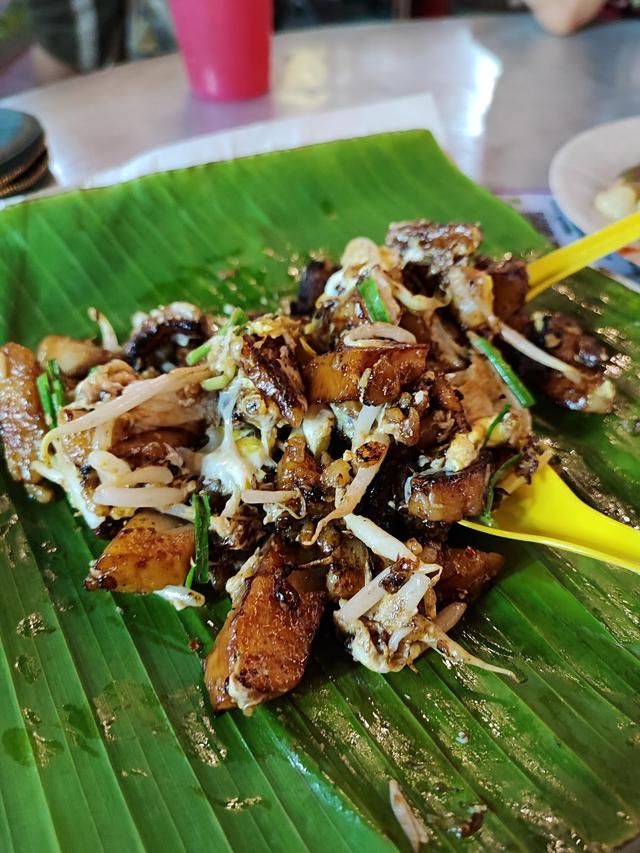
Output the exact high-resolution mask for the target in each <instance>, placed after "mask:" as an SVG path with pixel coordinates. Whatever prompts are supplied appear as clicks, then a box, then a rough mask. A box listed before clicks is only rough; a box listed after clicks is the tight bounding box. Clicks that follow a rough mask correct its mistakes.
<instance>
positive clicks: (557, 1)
mask: <svg viewBox="0 0 640 853" xmlns="http://www.w3.org/2000/svg"><path fill="white" fill-rule="evenodd" d="M525 3H526V5H527V6H528V7H529V8H530V9H531V11H532V12H533V14H534V16H535V17H536V19H537V21H538V22H539V23H540V24H541V25H542V26H543V27H544V28H545V30H548V31H549V32H551V33H555V35H561V36H564V35H569V33H573V32H575V31H576V30H579V29H580V28H581V27H584V26H586V25H587V24H589V23H591V21H593V20H595V19H596V18H597V17H598V16H600V15H603V16H604V17H615V16H619V15H623V14H634V13H635V14H638V13H640V0H613V2H611V0H609V2H607V0H525Z"/></svg>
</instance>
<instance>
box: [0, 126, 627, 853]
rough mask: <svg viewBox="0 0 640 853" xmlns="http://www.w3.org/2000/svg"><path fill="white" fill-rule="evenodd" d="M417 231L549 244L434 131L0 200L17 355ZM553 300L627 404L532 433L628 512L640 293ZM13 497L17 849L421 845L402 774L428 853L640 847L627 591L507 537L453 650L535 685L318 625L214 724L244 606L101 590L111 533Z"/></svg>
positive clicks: (13, 839)
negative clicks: (225, 663) (241, 708)
mask: <svg viewBox="0 0 640 853" xmlns="http://www.w3.org/2000/svg"><path fill="white" fill-rule="evenodd" d="M416 216H426V217H430V218H433V219H437V220H471V221H479V222H481V223H482V225H483V228H484V233H485V249H486V251H487V252H489V253H492V254H500V253H503V252H505V251H511V252H514V253H518V254H527V253H539V252H543V251H545V249H547V248H548V247H547V244H546V243H545V240H544V239H543V238H542V237H541V236H540V235H539V234H538V233H537V232H536V231H535V230H534V229H533V228H532V227H531V226H530V225H529V224H527V222H525V221H524V220H523V219H522V218H521V217H520V216H519V215H517V214H516V213H515V212H514V211H513V210H511V209H510V208H508V207H507V206H505V205H504V204H502V203H501V202H500V201H498V200H496V199H495V198H493V197H492V196H490V195H489V194H488V193H487V192H486V191H484V190H483V189H481V188H480V187H478V186H476V185H474V184H473V183H471V182H470V181H469V180H467V179H466V178H465V177H464V176H463V175H462V174H460V173H459V172H458V171H457V170H456V169H455V167H454V166H453V165H452V164H451V163H450V162H449V160H448V159H447V158H446V156H445V155H444V154H443V153H442V152H441V151H440V150H439V149H438V148H437V146H436V144H435V142H434V141H433V139H432V138H431V137H430V135H428V134H426V133H424V132H410V133H403V134H391V135H381V136H374V137H369V138H366V139H360V140H353V141H346V142H336V143H331V144H328V145H321V146H317V147H313V148H308V149H301V150H297V151H290V152H285V153H275V154H269V155H265V156H260V157H254V158H247V159H243V160H238V161H234V162H228V163H221V164H216V165H207V166H201V167H196V168H192V169H185V170H180V171H176V172H172V173H168V174H161V175H152V176H149V177H145V178H141V179H139V180H136V181H133V182H131V183H128V184H124V185H120V186H114V187H110V188H106V189H100V190H91V191H84V192H72V193H68V194H63V195H60V196H56V197H50V198H46V199H41V200H34V201H31V202H26V203H23V204H20V205H18V206H16V207H13V208H9V209H7V210H6V211H5V212H4V213H3V214H2V216H0V276H1V277H0V282H1V284H0V340H4V339H7V338H11V339H14V340H17V341H20V342H22V343H25V344H27V345H34V344H35V343H36V342H37V341H38V339H39V338H40V337H41V336H42V335H43V334H44V333H47V332H51V331H56V332H58V333H66V334H70V335H93V334H94V333H95V329H94V327H93V326H92V324H91V322H90V321H89V319H88V317H87V313H86V311H87V307H88V306H89V305H95V306H96V307H98V308H99V309H100V310H101V311H103V312H105V313H106V314H107V315H108V316H109V317H110V318H111V320H112V321H113V323H114V324H115V326H116V329H117V330H118V331H119V332H120V333H121V334H123V333H124V332H125V330H126V329H127V327H128V320H129V318H130V316H131V314H132V313H133V312H134V311H136V310H140V309H143V310H144V309H149V308H151V307H153V306H155V305H157V304H160V303H167V302H169V301H172V300H179V299H187V300H191V301H194V302H196V303H199V304H201V305H203V306H204V307H206V308H209V309H220V308H221V307H222V306H223V305H225V304H228V303H232V304H236V305H240V306H243V307H249V308H269V307H273V306H275V305H276V304H277V302H278V300H279V299H280V298H281V297H283V296H285V295H287V294H290V293H291V292H292V290H293V288H294V287H295V279H296V275H297V271H298V270H299V268H300V267H301V265H302V264H303V263H304V262H305V260H306V258H307V257H308V255H309V253H311V252H314V251H318V250H321V251H325V252H329V253H331V254H333V255H334V256H339V253H340V251H341V249H342V247H343V245H344V243H345V242H346V240H347V239H348V238H350V237H352V236H355V235H360V234H365V235H368V236H370V237H372V238H374V239H375V240H378V241H380V240H382V238H383V235H384V232H385V229H386V226H387V224H388V223H389V222H390V221H393V220H401V219H408V218H412V217H416ZM540 303H541V305H542V306H550V307H553V308H554V309H559V310H563V311H565V312H567V313H572V314H578V315H580V317H581V319H582V322H583V323H584V324H586V325H587V326H588V327H589V328H592V329H593V330H594V331H595V332H596V333H597V334H598V335H600V336H601V337H602V338H603V339H604V340H606V341H607V342H608V343H609V344H610V345H611V346H612V348H613V349H614V351H615V352H616V356H615V358H614V359H613V362H612V368H611V369H612V371H613V372H614V373H615V374H616V376H617V378H618V384H619V387H620V391H621V403H620V407H619V410H618V412H617V413H616V414H615V415H611V416H608V417H604V418H600V417H588V416H587V417H586V416H580V415H575V414H572V413H570V412H566V411H561V410H560V409H558V408H555V407H553V406H550V405H546V404H540V406H539V407H538V409H537V412H538V428H539V429H540V430H541V431H542V432H544V433H545V434H547V435H549V436H550V437H551V438H552V440H553V441H554V442H555V445H556V447H557V449H558V452H559V453H560V454H561V457H562V460H563V464H564V466H565V468H566V470H567V472H568V475H569V476H570V477H571V478H572V479H573V481H574V483H575V486H576V488H577V489H578V490H579V491H580V492H581V494H583V495H584V496H586V497H587V498H588V499H589V500H590V501H591V502H592V503H594V504H595V505H597V506H599V507H600V508H601V509H604V510H606V511H608V512H610V513H611V514H613V515H615V516H616V517H619V518H624V519H626V520H628V521H631V522H637V521H638V518H639V516H638V503H637V495H638V491H639V488H640V454H639V452H638V449H639V443H640V435H639V433H640V420H639V418H640V409H639V406H638V402H637V401H638V384H639V380H638V363H639V361H640V358H639V357H640V296H639V295H638V294H635V293H632V292H630V291H628V290H625V289H624V288H623V287H621V286H620V285H618V284H616V283H614V282H612V281H610V280H607V279H606V278H604V277H603V276H601V275H598V274H596V273H593V272H589V273H584V274H581V275H579V276H576V277H575V278H574V279H572V280H571V281H567V282H564V283H563V284H562V285H561V286H559V287H557V288H555V290H554V291H553V292H552V293H549V294H547V295H545V296H544V297H542V298H541V300H540ZM0 479H1V481H2V493H3V495H2V496H1V497H0V534H1V535H0V578H1V586H0V589H1V590H2V592H1V594H0V637H1V639H2V643H1V644H0V695H1V696H2V701H1V702H0V744H1V747H0V849H1V850H3V851H10V850H18V851H22V850H24V851H33V850H38V851H57V850H64V851H65V853H71V851H83V853H84V851H87V850H94V851H99V850H126V851H135V850H152V851H155V850H172V851H174V850H176V851H177V850H187V851H202V850H216V851H223V850H231V849H233V850H237V851H243V850H249V851H251V853H258V851H270V850H276V849H287V850H288V851H298V850H300V851H303V850H321V849H333V850H336V851H345V853H346V851H349V850H354V849H363V850H367V851H391V850H394V849H401V850H406V849H409V845H408V842H407V839H406V838H405V836H404V833H403V831H402V830H401V828H400V826H399V824H398V823H397V821H396V819H395V818H394V815H393V813H392V811H391V808H390V805H389V797H388V785H389V780H391V779H395V780H396V781H397V782H398V783H399V784H400V785H401V787H402V789H403V791H404V794H405V796H406V798H407V800H408V802H409V803H410V805H411V807H412V808H413V809H414V811H415V812H416V814H418V815H419V816H420V817H421V818H422V820H423V821H424V823H425V825H426V827H427V830H428V834H429V841H428V846H429V849H434V850H449V851H450V850H457V849H462V848H463V847H464V848H465V849H469V850H518V849H521V850H545V849H546V850H552V849H553V850H579V849H594V850H596V849H597V850H602V849H605V850H606V849H612V848H614V847H616V846H618V845H620V844H622V843H624V842H626V841H628V840H630V839H632V838H634V837H635V836H637V835H638V834H639V833H640V796H638V792H639V791H640V728H639V726H638V723H639V722H640V699H639V697H640V587H639V585H638V578H637V576H636V575H634V574H632V573H630V572H624V571H622V570H619V569H616V568H614V567H611V566H606V565H603V564H600V563H596V562H594V561H592V560H589V559H586V558H581V557H574V556H569V555H566V554H560V553H556V552H552V551H551V550H548V549H544V548H541V547H535V546H530V547H529V546H525V545H519V546H517V547H515V546H509V545H506V544H505V543H502V542H499V541H497V540H490V541H491V546H492V547H493V548H495V549H496V550H501V549H502V550H503V551H504V553H505V554H506V556H507V558H508V570H507V571H506V572H505V574H504V575H503V576H502V577H501V578H500V580H499V581H498V583H497V584H496V585H495V586H494V587H493V588H492V589H491V590H490V591H489V592H488V593H486V594H485V595H484V596H483V598H482V599H481V600H480V601H479V602H478V603H477V605H476V606H475V607H474V608H473V610H472V611H471V612H470V613H469V615H468V618H466V620H465V621H464V623H463V624H462V626H461V627H460V628H459V629H458V630H457V633H456V638H457V639H458V640H460V641H461V642H462V643H463V644H464V645H466V646H467V647H468V648H469V649H470V650H471V651H472V652H474V653H476V654H478V655H480V656H483V657H485V658H490V659H491V661H492V662H494V663H497V664H499V665H503V666H507V667H510V668H512V669H514V670H516V671H517V672H518V673H519V674H520V675H522V676H523V677H524V679H525V680H524V681H523V682H522V683H521V684H514V683H511V682H509V681H507V680H505V679H504V678H501V677H499V676H496V675H493V674H491V673H488V672H484V671H478V670H472V669H464V668H462V669H459V668H457V669H451V668H448V667H447V666H446V665H445V663H444V662H443V661H442V659H440V658H439V657H438V656H436V655H435V654H430V655H426V656H425V657H423V658H422V659H421V660H420V661H419V662H418V665H417V671H416V672H412V671H409V670H406V671H403V672H401V673H397V674H393V675H390V676H388V677H383V676H380V675H376V674H374V673H371V672H368V671H366V670H364V669H363V668H362V667H359V666H357V665H356V664H355V663H354V662H353V661H351V660H350V659H349V658H348V657H347V656H346V655H345V653H344V651H343V650H342V649H341V647H340V645H339V643H338V642H337V640H336V639H335V637H334V634H333V631H332V630H331V627H330V626H325V627H323V629H322V630H321V632H320V635H319V637H318V639H317V642H316V644H315V648H314V653H313V659H312V661H311V664H310V666H309V670H308V672H307V675H306V677H305V679H304V681H303V683H302V684H301V685H300V687H299V688H298V689H297V690H296V691H294V693H293V694H292V695H291V696H289V697H286V698H284V699H282V700H280V701H277V702H274V703H272V704H269V705H266V706H262V707H260V708H259V709H258V710H257V712H256V713H255V715H254V716H253V717H252V718H251V719H248V718H245V717H243V716H242V715H240V714H239V713H237V712H233V713H227V714H225V715H222V716H220V717H214V716H213V715H211V713H210V711H209V708H208V704H207V699H206V696H205V695H204V694H203V691H202V685H201V680H202V679H201V659H200V658H201V656H202V655H203V654H205V653H206V651H207V649H208V648H210V645H211V642H212V637H213V636H214V635H215V632H216V631H217V630H218V628H219V627H220V625H221V624H222V621H223V619H224V615H225V612H226V608H227V606H228V605H227V604H225V603H224V602H222V601H217V602H216V601H212V603H211V604H210V605H208V606H207V607H206V608H205V609H204V610H203V611H199V612H194V611H189V612H188V613H187V614H186V615H184V614H181V615H179V614H177V613H176V612H175V611H174V610H173V609H172V608H171V607H170V606H169V605H168V604H166V603H165V602H164V601H162V600H160V599H157V598H155V597H153V596H151V597H133V596H130V597H126V596H117V595H112V594H110V593H108V592H94V593H90V594H89V593H85V592H84V591H83V588H82V579H83V577H84V575H85V573H86V569H87V564H88V562H89V560H90V559H92V557H94V556H95V555H96V554H97V553H99V551H100V548H101V545H100V543H98V542H97V541H96V540H95V539H94V538H93V536H92V534H90V533H89V532H88V531H87V530H86V529H85V528H84V527H83V525H82V523H81V522H80V521H79V520H78V519H77V518H75V517H74V515H73V514H72V512H71V510H70V508H69V506H68V505H67V504H66V502H65V501H64V500H63V499H59V500H58V501H56V502H55V503H53V504H50V505H47V506H39V505H34V504H32V503H30V502H29V500H28V498H27V497H26V496H25V494H24V493H23V491H22V489H21V488H20V487H19V486H16V485H15V484H13V483H12V482H10V480H9V478H8V476H7V474H6V470H5V468H4V466H2V470H1V471H0ZM484 541H485V543H486V542H488V541H489V540H484Z"/></svg>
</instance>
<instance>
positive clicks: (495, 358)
mask: <svg viewBox="0 0 640 853" xmlns="http://www.w3.org/2000/svg"><path fill="white" fill-rule="evenodd" d="M468 336H469V340H470V341H471V346H472V347H473V348H474V349H475V350H477V351H478V352H479V353H481V354H482V355H484V356H485V358H486V359H487V360H488V361H489V364H490V365H491V366H492V367H493V369H494V370H495V371H496V373H497V374H498V376H500V378H501V379H502V381H503V382H504V384H505V385H506V386H507V388H508V389H509V390H510V391H511V393H512V394H513V395H514V397H515V398H516V400H517V401H518V402H519V403H520V405H521V406H525V407H526V408H529V406H533V404H534V403H535V401H536V400H535V397H534V396H533V394H532V393H531V391H529V389H528V388H527V387H526V385H524V383H523V382H522V381H521V379H520V377H519V376H517V375H516V373H515V372H514V370H513V368H512V367H511V366H510V365H508V364H507V362H506V361H505V360H504V358H503V357H502V353H501V352H500V351H499V350H497V349H496V348H495V347H494V345H493V344H492V343H491V342H490V341H488V340H487V339H486V338H483V337H482V336H481V335H476V334H475V332H469V333H468Z"/></svg>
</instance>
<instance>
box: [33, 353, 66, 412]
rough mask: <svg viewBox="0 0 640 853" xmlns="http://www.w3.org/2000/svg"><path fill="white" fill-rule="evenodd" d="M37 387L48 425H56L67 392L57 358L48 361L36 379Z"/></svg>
mask: <svg viewBox="0 0 640 853" xmlns="http://www.w3.org/2000/svg"><path fill="white" fill-rule="evenodd" d="M36 387H37V389H38V394H39V395H40V403H41V404H42V410H43V412H44V419H45V421H46V423H47V426H48V427H56V426H57V425H58V412H59V411H60V409H61V408H62V407H63V406H64V404H65V393H64V385H63V384H62V375H61V373H60V366H59V365H58V362H57V361H56V360H55V358H52V359H51V360H50V361H48V362H47V365H46V367H45V370H44V373H41V374H40V376H38V378H37V379H36Z"/></svg>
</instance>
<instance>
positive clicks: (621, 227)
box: [527, 212, 640, 302]
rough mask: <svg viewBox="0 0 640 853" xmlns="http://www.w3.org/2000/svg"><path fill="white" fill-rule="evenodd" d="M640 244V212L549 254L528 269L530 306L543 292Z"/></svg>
mask: <svg viewBox="0 0 640 853" xmlns="http://www.w3.org/2000/svg"><path fill="white" fill-rule="evenodd" d="M635 240H640V212H638V213H632V214H631V215H630V216H625V218H624V219H620V220H619V221H618V222H612V223H611V225H607V226H605V227H604V228H601V229H600V231H596V232H595V234H589V236H588V237H583V238H582V239H580V240H576V241H575V242H574V243H570V244H569V245H568V246H563V247H562V248H561V249H556V250H555V251H553V252H549V254H548V255H545V256H544V257H542V258H537V259H536V260H535V261H531V263H530V264H528V265H527V271H528V273H529V287H530V290H529V292H528V293H527V302H529V301H530V300H531V299H534V298H535V297H536V296H537V295H538V294H539V293H542V291H543V290H546V289H547V288H548V287H551V285H553V284H556V283H557V282H559V281H562V279H563V278H567V277H568V276H570V275H573V273H575V272H578V270H581V269H584V267H588V266H590V264H592V263H593V262H594V261H597V260H599V259H600V258H604V257H605V255H608V254H610V253H611V252H616V251H617V250H618V249H622V248H623V246H626V245H628V244H629V243H633V242H634V241H635Z"/></svg>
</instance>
